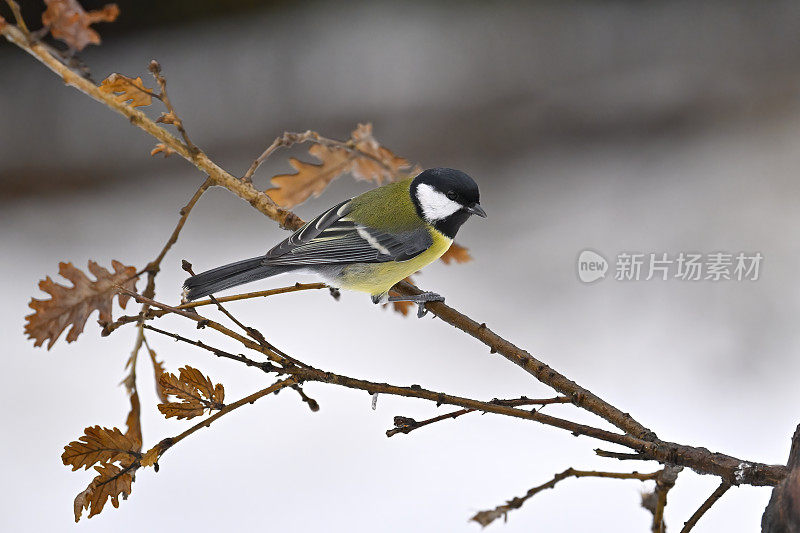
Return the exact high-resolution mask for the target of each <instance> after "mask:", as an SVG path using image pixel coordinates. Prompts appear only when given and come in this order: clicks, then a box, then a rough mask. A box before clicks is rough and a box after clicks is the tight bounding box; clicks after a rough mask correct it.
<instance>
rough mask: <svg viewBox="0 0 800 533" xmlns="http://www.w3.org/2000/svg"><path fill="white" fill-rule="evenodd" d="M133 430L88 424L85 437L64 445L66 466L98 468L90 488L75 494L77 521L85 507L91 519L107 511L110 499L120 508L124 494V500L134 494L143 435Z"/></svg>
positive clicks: (63, 456)
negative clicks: (106, 505)
mask: <svg viewBox="0 0 800 533" xmlns="http://www.w3.org/2000/svg"><path fill="white" fill-rule="evenodd" d="M131 433H132V432H131V431H130V428H129V431H128V433H124V434H123V433H122V432H121V431H120V430H119V429H117V428H111V429H109V428H104V427H100V426H93V427H88V428H86V429H85V430H84V434H83V436H81V437H80V438H79V439H78V440H76V441H73V442H70V443H69V444H67V445H66V446H65V447H64V453H63V454H61V460H62V462H63V463H64V464H65V465H67V466H71V467H72V470H78V469H79V468H81V467H84V468H85V469H87V470H88V469H89V467H92V466H94V469H95V470H96V471H97V476H95V478H94V479H93V480H92V482H91V483H89V486H88V487H86V490H84V491H82V492H81V493H80V494H78V495H77V496H76V497H75V506H74V507H75V509H74V510H75V521H76V522H77V521H78V520H80V518H81V514H82V513H83V511H84V510H85V509H86V510H89V515H88V516H89V518H91V517H93V516H94V515H96V514H99V513H100V512H101V511H102V510H103V507H105V504H106V502H107V501H108V499H109V498H110V499H111V504H112V505H113V506H114V507H119V498H120V496H122V498H123V499H124V498H127V497H128V495H129V494H130V493H131V485H132V483H133V479H134V477H133V475H134V473H135V471H136V469H137V468H138V467H139V462H138V460H139V458H140V457H141V453H140V452H141V447H142V443H141V434H139V436H138V438H136V437H135V436H134V435H132V434H131Z"/></svg>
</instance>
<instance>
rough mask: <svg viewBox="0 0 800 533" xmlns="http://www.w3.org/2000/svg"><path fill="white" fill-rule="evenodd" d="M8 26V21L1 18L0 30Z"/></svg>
mask: <svg viewBox="0 0 800 533" xmlns="http://www.w3.org/2000/svg"><path fill="white" fill-rule="evenodd" d="M5 25H6V19H4V18H3V17H2V16H0V30H2V29H3V28H4V27H5Z"/></svg>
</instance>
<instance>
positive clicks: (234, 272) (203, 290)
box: [183, 256, 293, 301]
mask: <svg viewBox="0 0 800 533" xmlns="http://www.w3.org/2000/svg"><path fill="white" fill-rule="evenodd" d="M263 261H264V257H263V256H261V257H253V258H252V259H245V260H244V261H237V262H235V263H231V264H229V265H223V266H221V267H217V268H214V269H212V270H208V271H206V272H201V273H200V274H197V275H196V276H192V277H190V278H187V280H186V281H184V282H183V295H184V298H185V299H186V300H187V301H191V300H196V299H198V298H202V297H203V296H208V295H209V294H214V293H215V292H219V291H221V290H224V289H229V288H231V287H236V286H238V285H243V284H245V283H249V282H251V281H256V280H259V279H264V278H268V277H271V276H275V275H277V274H282V273H284V272H288V271H290V270H293V267H290V266H273V265H264V263H263Z"/></svg>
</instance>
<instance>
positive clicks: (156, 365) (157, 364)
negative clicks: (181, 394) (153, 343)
mask: <svg viewBox="0 0 800 533" xmlns="http://www.w3.org/2000/svg"><path fill="white" fill-rule="evenodd" d="M147 351H148V352H149V353H150V361H152V362H153V372H154V373H155V377H156V394H157V395H158V399H159V400H160V401H161V403H166V402H167V401H169V400H168V398H167V393H166V392H164V387H162V386H161V376H163V375H164V374H165V373H166V372H165V371H164V362H163V361H159V360H158V359H156V352H155V350H150V349H148V350H147Z"/></svg>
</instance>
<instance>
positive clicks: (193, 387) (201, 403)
mask: <svg viewBox="0 0 800 533" xmlns="http://www.w3.org/2000/svg"><path fill="white" fill-rule="evenodd" d="M158 382H159V385H160V386H161V389H162V391H163V393H164V394H166V395H167V396H175V397H177V398H178V399H179V400H180V401H178V402H172V401H167V402H165V403H160V404H158V410H159V411H161V413H162V414H163V415H164V416H165V417H166V418H171V417H173V416H174V417H177V418H178V420H180V419H183V418H186V419H189V418H194V417H196V416H201V415H202V414H203V413H204V412H205V411H206V409H208V410H209V411H210V410H213V409H222V408H223V407H225V404H224V403H223V402H224V401H225V387H223V386H222V384H221V383H217V384H214V383H213V382H212V381H211V379H210V378H209V377H208V376H204V375H203V373H202V372H200V371H199V370H197V369H196V368H192V367H190V366H188V365H187V366H185V367H183V368H181V369H180V374H179V375H178V376H176V375H175V374H167V373H163V374H161V376H160V377H159V380H158Z"/></svg>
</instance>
